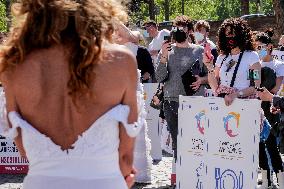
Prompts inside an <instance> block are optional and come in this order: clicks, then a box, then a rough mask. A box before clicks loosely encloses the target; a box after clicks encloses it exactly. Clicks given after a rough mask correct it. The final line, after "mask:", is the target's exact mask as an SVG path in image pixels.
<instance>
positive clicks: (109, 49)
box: [103, 44, 137, 72]
mask: <svg viewBox="0 0 284 189" xmlns="http://www.w3.org/2000/svg"><path fill="white" fill-rule="evenodd" d="M103 60H108V61H109V62H111V63H112V64H115V65H116V66H118V67H120V68H122V69H123V70H125V71H132V70H134V71H135V72H136V69H137V62H136V57H135V56H134V55H133V53H131V51H130V50H128V49H127V48H126V47H125V46H123V45H117V44H108V45H107V46H105V47H104V53H103Z"/></svg>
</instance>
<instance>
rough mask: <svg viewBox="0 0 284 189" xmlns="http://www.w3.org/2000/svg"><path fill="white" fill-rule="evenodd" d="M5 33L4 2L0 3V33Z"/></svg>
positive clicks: (2, 0)
mask: <svg viewBox="0 0 284 189" xmlns="http://www.w3.org/2000/svg"><path fill="white" fill-rule="evenodd" d="M6 31H7V18H6V5H5V0H1V1H0V32H6Z"/></svg>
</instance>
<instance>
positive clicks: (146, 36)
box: [143, 30, 150, 38]
mask: <svg viewBox="0 0 284 189" xmlns="http://www.w3.org/2000/svg"><path fill="white" fill-rule="evenodd" d="M143 36H144V37H145V38H148V37H150V36H149V33H148V32H147V30H143Z"/></svg>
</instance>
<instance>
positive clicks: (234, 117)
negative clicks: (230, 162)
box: [223, 112, 241, 138]
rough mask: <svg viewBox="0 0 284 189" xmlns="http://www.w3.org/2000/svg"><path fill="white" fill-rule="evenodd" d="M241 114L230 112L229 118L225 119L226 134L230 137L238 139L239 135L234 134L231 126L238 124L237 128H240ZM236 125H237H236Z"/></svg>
mask: <svg viewBox="0 0 284 189" xmlns="http://www.w3.org/2000/svg"><path fill="white" fill-rule="evenodd" d="M240 117H241V116H240V114H239V113H236V112H230V113H229V114H228V116H226V117H224V119H223V121H224V128H225V131H226V133H227V134H228V136H229V137H231V138H232V137H236V136H238V134H236V133H234V130H235V129H233V126H232V125H231V124H233V123H236V128H239V126H240ZM234 125H235V124H234Z"/></svg>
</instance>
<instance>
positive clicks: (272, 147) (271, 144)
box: [259, 133, 283, 184]
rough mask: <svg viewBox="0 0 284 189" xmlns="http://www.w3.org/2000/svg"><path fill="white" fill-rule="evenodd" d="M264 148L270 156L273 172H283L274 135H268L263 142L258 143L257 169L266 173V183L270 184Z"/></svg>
mask: <svg viewBox="0 0 284 189" xmlns="http://www.w3.org/2000/svg"><path fill="white" fill-rule="evenodd" d="M265 147H266V149H267V151H268V154H269V156H270V159H271V164H272V167H273V171H274V172H275V173H278V172H279V171H280V172H283V166H282V159H281V156H280V152H279V150H278V147H277V143H276V137H275V136H274V134H272V133H270V134H269V136H268V138H267V140H266V141H265V142H260V143H259V167H260V168H261V169H263V170H267V171H268V174H267V179H268V181H269V182H268V183H269V184H270V183H271V180H270V174H269V173H270V168H269V165H268V157H267V154H266V151H265Z"/></svg>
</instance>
